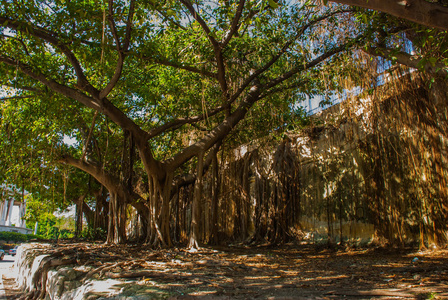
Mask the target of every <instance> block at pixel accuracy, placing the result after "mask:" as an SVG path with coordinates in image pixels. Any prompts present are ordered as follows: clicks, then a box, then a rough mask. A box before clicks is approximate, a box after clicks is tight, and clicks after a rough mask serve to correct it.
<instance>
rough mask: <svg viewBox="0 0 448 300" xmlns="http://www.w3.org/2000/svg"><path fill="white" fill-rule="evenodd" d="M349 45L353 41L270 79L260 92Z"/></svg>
mask: <svg viewBox="0 0 448 300" xmlns="http://www.w3.org/2000/svg"><path fill="white" fill-rule="evenodd" d="M355 40H356V39H355ZM351 44H353V41H350V42H348V43H346V44H342V45H340V46H337V47H334V48H332V49H330V50H328V51H326V52H325V53H323V54H321V55H320V56H318V57H316V58H315V59H313V60H312V61H310V62H308V63H307V64H304V65H300V66H298V67H296V68H293V69H291V70H289V71H288V72H286V73H284V74H283V75H281V76H279V77H277V78H275V79H272V80H271V81H269V82H268V83H266V84H264V85H263V88H262V90H263V91H266V90H268V89H270V88H272V87H275V86H277V85H279V84H280V83H282V82H284V81H285V80H288V79H289V78H291V77H292V76H294V75H296V74H297V73H299V72H302V71H304V70H307V69H310V68H312V67H314V66H316V65H318V64H320V63H321V62H323V61H324V60H326V59H327V58H329V57H331V56H333V55H335V54H337V53H340V52H342V51H345V50H346V49H347V48H348V47H349V46H350V45H351Z"/></svg>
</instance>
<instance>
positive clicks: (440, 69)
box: [364, 47, 448, 77]
mask: <svg viewBox="0 0 448 300" xmlns="http://www.w3.org/2000/svg"><path fill="white" fill-rule="evenodd" d="M364 51H365V52H366V53H368V54H370V55H374V56H381V57H384V58H386V59H390V60H396V61H397V62H398V63H399V64H402V65H405V66H408V67H410V68H414V69H420V64H421V62H422V61H423V60H424V59H425V58H424V57H422V56H418V55H411V54H408V53H406V52H402V51H396V50H394V49H387V48H380V47H369V48H367V49H365V50H364ZM423 62H424V61H423ZM423 68H424V69H425V71H426V72H429V73H432V74H437V75H439V76H442V77H445V76H448V67H447V66H446V65H445V64H442V63H440V62H437V61H436V62H434V63H431V62H430V61H427V62H426V63H425V64H424V65H423Z"/></svg>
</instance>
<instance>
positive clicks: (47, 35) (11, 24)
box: [0, 16, 98, 97]
mask: <svg viewBox="0 0 448 300" xmlns="http://www.w3.org/2000/svg"><path fill="white" fill-rule="evenodd" d="M0 23H1V24H3V26H4V27H7V28H11V29H14V30H17V31H20V32H25V33H27V34H30V35H32V36H34V37H36V38H39V39H42V40H44V41H47V42H48V43H50V44H51V45H53V46H55V47H56V48H58V49H59V50H61V51H62V53H64V55H65V56H66V57H67V59H68V61H69V62H70V63H71V65H72V66H73V68H74V69H75V72H76V77H77V79H78V83H77V85H78V87H79V88H80V89H82V90H83V91H86V92H88V93H89V94H91V95H92V96H93V97H97V96H98V91H97V90H96V89H95V88H94V87H93V86H92V85H91V84H90V82H89V81H88V80H87V77H86V76H85V74H84V71H83V70H82V67H81V64H80V63H79V61H78V59H77V58H76V56H75V55H74V54H73V52H71V51H70V49H69V48H68V47H67V45H66V44H65V43H63V42H62V41H61V40H60V39H59V37H58V35H57V34H56V33H54V32H50V31H48V30H46V29H43V28H41V27H39V26H31V25H30V24H29V23H26V22H20V21H17V20H13V19H11V18H8V17H5V16H0Z"/></svg>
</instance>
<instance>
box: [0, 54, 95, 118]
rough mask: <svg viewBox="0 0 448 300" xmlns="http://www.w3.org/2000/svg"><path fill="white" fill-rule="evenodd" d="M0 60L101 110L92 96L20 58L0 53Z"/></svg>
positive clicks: (58, 90)
mask: <svg viewBox="0 0 448 300" xmlns="http://www.w3.org/2000/svg"><path fill="white" fill-rule="evenodd" d="M0 62H3V63H5V64H7V65H10V66H14V67H16V66H18V67H19V69H20V70H21V71H22V72H23V73H24V74H26V75H28V76H29V77H31V78H33V79H35V80H37V81H39V82H41V83H43V84H44V85H46V86H48V87H49V88H50V89H51V90H53V91H55V92H57V93H59V94H62V95H64V96H66V97H69V98H71V99H76V100H77V101H79V102H80V103H82V104H83V105H85V106H87V107H90V108H93V109H95V110H101V106H100V105H99V104H98V103H97V102H96V101H95V100H94V99H93V98H91V97H89V96H87V95H85V94H83V93H80V92H79V91H77V90H75V89H72V88H69V87H67V86H65V85H62V84H60V83H58V82H56V81H54V80H52V79H48V78H47V77H46V76H45V75H44V74H42V73H38V72H36V71H34V70H33V68H32V67H30V66H29V65H27V64H24V63H22V62H20V61H18V60H15V59H13V58H10V57H7V56H3V55H0Z"/></svg>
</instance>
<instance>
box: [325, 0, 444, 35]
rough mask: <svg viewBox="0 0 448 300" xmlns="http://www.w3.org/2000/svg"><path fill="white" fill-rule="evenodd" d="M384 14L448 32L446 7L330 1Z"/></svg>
mask: <svg viewBox="0 0 448 300" xmlns="http://www.w3.org/2000/svg"><path fill="white" fill-rule="evenodd" d="M330 1H332V2H336V3H340V4H346V5H352V6H359V7H363V8H368V9H373V10H378V11H382V12H385V13H387V14H390V15H393V16H395V17H399V18H403V19H406V20H409V21H412V22H415V23H418V24H422V25H425V26H428V27H433V28H439V29H442V30H448V7H445V6H443V5H440V4H438V3H434V2H429V1H425V0H400V1H398V0H393V1H391V0H330Z"/></svg>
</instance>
